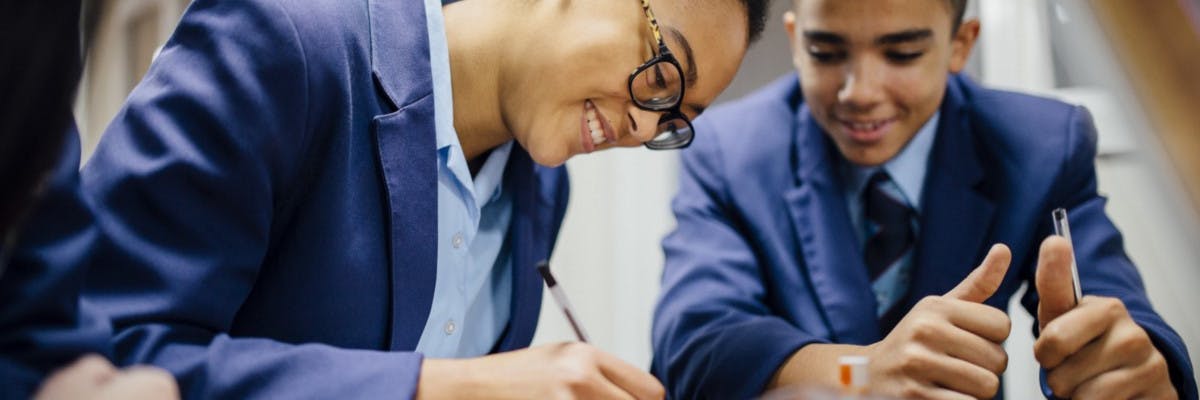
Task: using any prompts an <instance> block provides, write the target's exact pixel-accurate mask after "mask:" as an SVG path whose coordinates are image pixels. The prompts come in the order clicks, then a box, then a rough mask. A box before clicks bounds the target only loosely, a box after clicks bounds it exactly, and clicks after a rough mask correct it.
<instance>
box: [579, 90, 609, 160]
mask: <svg viewBox="0 0 1200 400" xmlns="http://www.w3.org/2000/svg"><path fill="white" fill-rule="evenodd" d="M580 129H581V132H580V134H581V135H582V138H581V140H582V141H583V147H584V150H586V151H587V152H589V153H590V152H592V151H594V150H596V146H598V145H601V144H604V143H614V142H616V141H617V138H616V134H614V133H613V130H612V126H610V125H609V124H608V120H607V119H605V118H604V114H603V113H601V112H600V110H599V109H598V108H596V105H595V104H593V103H592V101H591V100H585V101H584V102H583V120H582V126H581V127H580Z"/></svg>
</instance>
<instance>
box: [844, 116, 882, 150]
mask: <svg viewBox="0 0 1200 400" xmlns="http://www.w3.org/2000/svg"><path fill="white" fill-rule="evenodd" d="M838 123H840V124H841V125H842V129H844V130H845V131H846V134H847V136H849V137H850V140H853V141H855V142H859V143H864V144H871V143H876V142H879V141H880V140H883V137H884V136H885V135H886V133H887V132H888V130H889V128H891V127H892V125H894V124H895V123H896V118H887V119H879V120H869V121H847V120H838Z"/></svg>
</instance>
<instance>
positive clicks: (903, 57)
mask: <svg viewBox="0 0 1200 400" xmlns="http://www.w3.org/2000/svg"><path fill="white" fill-rule="evenodd" d="M922 55H925V52H922V51H916V52H903V51H889V52H887V58H888V59H889V60H892V61H895V62H900V63H904V62H909V61H912V60H916V59H917V58H919V57H921V56H922Z"/></svg>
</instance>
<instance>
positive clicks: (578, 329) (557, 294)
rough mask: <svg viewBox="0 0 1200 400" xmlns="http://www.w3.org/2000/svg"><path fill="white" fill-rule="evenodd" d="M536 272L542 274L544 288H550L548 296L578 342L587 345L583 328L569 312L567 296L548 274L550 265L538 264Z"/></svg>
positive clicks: (552, 276) (543, 262) (571, 312)
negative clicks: (560, 311)
mask: <svg viewBox="0 0 1200 400" xmlns="http://www.w3.org/2000/svg"><path fill="white" fill-rule="evenodd" d="M537 270H538V273H540V274H542V279H543V280H545V281H546V287H548V288H550V295H551V296H554V301H555V302H557V303H558V307H559V308H561V309H562V311H563V314H565V315H566V316H567V322H568V323H570V324H571V329H574V330H575V337H577V338H579V341H580V342H584V343H587V342H588V336H587V333H584V332H583V327H582V326H580V325H579V321H576V320H575V313H574V312H573V311H572V310H571V302H569V301H567V294H566V293H563V291H562V288H560V287H558V281H555V280H554V275H551V274H550V263H548V262H546V261H542V262H539V263H538V265H537Z"/></svg>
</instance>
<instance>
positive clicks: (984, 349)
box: [940, 327, 1008, 375]
mask: <svg viewBox="0 0 1200 400" xmlns="http://www.w3.org/2000/svg"><path fill="white" fill-rule="evenodd" d="M941 343H942V347H941V349H940V350H941V351H943V352H945V354H946V355H948V356H950V357H954V358H957V359H959V360H963V361H966V362H968V363H971V364H972V365H977V366H979V367H981V368H983V369H986V370H988V371H991V372H992V373H993V374H996V375H999V374H1002V373H1004V370H1005V369H1006V368H1007V367H1008V353H1007V352H1005V351H1004V346H1002V345H1000V344H999V343H997V342H993V341H990V340H987V339H984V338H982V337H979V336H977V335H975V334H972V333H970V332H967V331H965V330H962V329H959V328H957V327H955V328H952V329H949V330H948V331H947V332H946V334H945V337H944V338H943V340H942V342H941Z"/></svg>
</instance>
